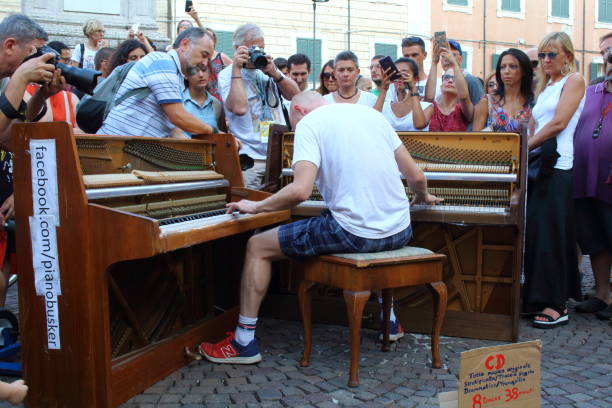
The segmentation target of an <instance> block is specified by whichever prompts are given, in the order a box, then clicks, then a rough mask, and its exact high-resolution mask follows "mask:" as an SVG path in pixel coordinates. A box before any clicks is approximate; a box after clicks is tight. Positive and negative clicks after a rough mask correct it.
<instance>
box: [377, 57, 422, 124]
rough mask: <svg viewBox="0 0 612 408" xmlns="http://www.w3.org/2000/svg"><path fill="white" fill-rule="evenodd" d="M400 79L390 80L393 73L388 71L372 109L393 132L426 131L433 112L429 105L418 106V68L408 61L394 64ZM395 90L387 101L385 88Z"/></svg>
mask: <svg viewBox="0 0 612 408" xmlns="http://www.w3.org/2000/svg"><path fill="white" fill-rule="evenodd" d="M395 66H396V67H397V70H398V72H399V74H400V78H399V79H396V80H395V81H392V80H391V77H392V76H393V72H392V71H391V70H390V68H389V69H387V71H385V72H383V74H382V83H381V85H380V94H379V95H378V99H377V100H376V105H374V109H376V110H378V111H380V112H382V114H383V115H384V116H385V118H387V120H388V121H389V123H390V124H391V126H393V129H395V130H397V131H400V132H409V131H414V130H422V129H425V131H426V130H427V129H426V128H427V125H428V124H429V120H430V119H431V115H432V113H433V108H432V107H431V103H429V102H421V100H420V95H419V91H418V88H417V82H418V78H419V66H418V65H417V63H416V61H415V60H413V59H412V58H400V59H398V60H397V61H395ZM391 84H393V87H394V88H395V92H394V97H393V98H392V99H387V91H388V90H389V86H391Z"/></svg>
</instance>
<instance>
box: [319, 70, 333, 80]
mask: <svg viewBox="0 0 612 408" xmlns="http://www.w3.org/2000/svg"><path fill="white" fill-rule="evenodd" d="M321 77H323V79H325V80H330V79H336V78H335V77H334V74H332V73H331V72H324V73H322V74H321Z"/></svg>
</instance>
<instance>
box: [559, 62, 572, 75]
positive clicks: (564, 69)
mask: <svg viewBox="0 0 612 408" xmlns="http://www.w3.org/2000/svg"><path fill="white" fill-rule="evenodd" d="M570 71H571V67H570V64H568V63H567V62H566V63H565V65H563V67H562V68H561V75H563V76H566V75H567V74H569V73H570Z"/></svg>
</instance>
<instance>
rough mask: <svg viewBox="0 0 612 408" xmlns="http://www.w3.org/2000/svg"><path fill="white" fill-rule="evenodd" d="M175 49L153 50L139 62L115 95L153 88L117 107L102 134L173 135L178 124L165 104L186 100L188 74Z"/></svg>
mask: <svg viewBox="0 0 612 408" xmlns="http://www.w3.org/2000/svg"><path fill="white" fill-rule="evenodd" d="M180 66H181V65H180V62H179V58H178V55H177V53H176V51H175V50H171V51H169V52H168V53H163V52H152V53H150V54H148V55H146V56H145V57H144V58H143V59H141V60H140V61H138V62H137V63H136V64H135V65H134V66H133V67H132V69H131V70H130V72H129V73H128V74H127V76H126V77H125V80H124V81H123V83H122V84H121V87H120V88H119V91H117V95H116V96H115V98H119V97H121V95H123V94H125V93H126V92H128V91H131V90H133V89H138V88H145V87H147V88H149V89H151V91H152V92H151V94H149V95H148V96H147V97H146V98H144V99H138V97H136V96H132V97H130V98H128V99H126V100H125V101H123V102H122V103H121V104H119V105H117V106H115V107H114V108H113V109H112V110H111V111H110V112H109V114H108V116H107V117H106V120H105V121H104V124H103V125H102V127H101V128H100V129H99V130H98V134H102V135H127V136H151V137H169V136H170V132H171V131H172V129H174V127H175V126H174V125H173V124H172V123H171V122H170V120H168V117H167V116H166V114H165V112H164V110H163V109H162V106H161V105H163V104H166V103H182V102H183V98H182V93H183V91H184V89H185V77H184V76H183V74H182V73H181V70H180Z"/></svg>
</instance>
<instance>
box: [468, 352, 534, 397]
mask: <svg viewBox="0 0 612 408" xmlns="http://www.w3.org/2000/svg"><path fill="white" fill-rule="evenodd" d="M541 349H542V342H541V341H539V340H536V341H529V342H525V343H516V344H508V345H505V346H495V347H484V348H479V349H475V350H469V351H465V352H463V353H461V367H460V372H459V408H497V407H500V408H531V407H534V408H537V407H539V406H540V353H541Z"/></svg>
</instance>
